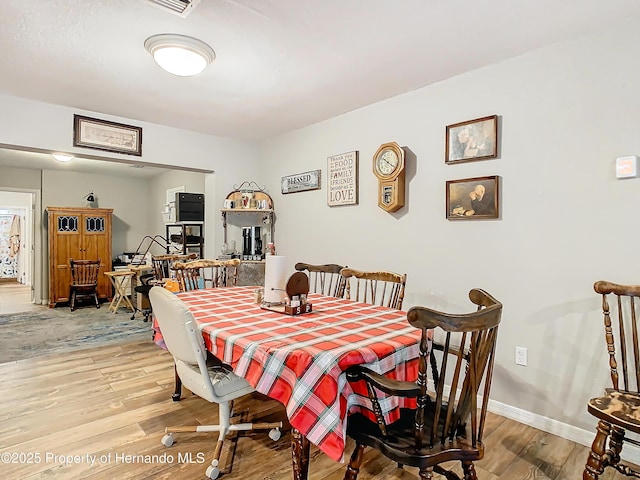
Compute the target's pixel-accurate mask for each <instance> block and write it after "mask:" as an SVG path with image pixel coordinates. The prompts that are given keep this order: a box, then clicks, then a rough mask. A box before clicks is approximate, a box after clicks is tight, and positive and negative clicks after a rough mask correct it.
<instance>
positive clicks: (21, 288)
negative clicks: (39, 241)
mask: <svg viewBox="0 0 640 480" xmlns="http://www.w3.org/2000/svg"><path fill="white" fill-rule="evenodd" d="M38 194H39V192H38V191H36V190H18V189H15V190H8V189H3V190H0V283H1V285H2V286H3V292H5V294H4V295H2V296H0V312H3V311H4V310H5V309H6V308H5V307H6V306H7V305H8V304H11V306H12V310H13V311H15V309H18V310H17V311H20V309H21V308H26V307H28V306H30V305H31V304H33V303H34V302H36V301H38V300H39V299H38V298H36V297H38V296H39V295H36V283H37V277H36V275H35V245H34V244H35V227H34V221H35V204H36V201H37V199H38V198H39V195H38ZM11 292H12V293H11Z"/></svg>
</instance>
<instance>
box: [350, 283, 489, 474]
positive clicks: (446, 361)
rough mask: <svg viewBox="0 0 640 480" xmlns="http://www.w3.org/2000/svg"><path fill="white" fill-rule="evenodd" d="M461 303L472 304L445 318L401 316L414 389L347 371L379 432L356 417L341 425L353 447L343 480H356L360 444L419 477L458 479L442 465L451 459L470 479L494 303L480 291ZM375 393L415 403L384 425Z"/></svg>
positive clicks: (482, 412) (479, 449)
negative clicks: (415, 340) (414, 360)
mask: <svg viewBox="0 0 640 480" xmlns="http://www.w3.org/2000/svg"><path fill="white" fill-rule="evenodd" d="M469 299H470V300H471V301H472V303H474V304H475V305H476V307H477V308H476V310H475V311H473V312H471V313H463V314H450V313H444V312H438V311H436V310H432V309H429V308H426V307H420V306H417V307H412V308H411V309H409V311H408V312H407V320H408V322H409V323H410V324H411V325H412V326H413V327H415V328H418V329H420V330H421V335H420V342H419V357H418V378H417V381H416V383H415V384H412V383H411V382H407V381H397V380H391V379H389V378H387V377H385V376H384V375H380V374H378V373H376V372H373V371H372V370H370V369H368V368H366V367H365V366H360V365H359V366H354V367H350V368H349V369H347V372H346V376H347V380H348V381H350V382H356V381H364V382H365V383H366V385H367V392H368V396H369V400H370V401H371V405H372V407H373V409H372V411H373V413H374V414H375V416H376V420H377V425H378V426H379V427H380V428H379V429H376V428H375V424H374V425H372V422H371V420H370V419H369V418H368V416H366V415H363V414H361V413H353V414H352V415H351V416H350V417H349V419H348V420H347V434H348V435H349V436H350V437H351V438H353V439H354V440H355V443H356V448H355V450H354V452H353V454H352V456H351V460H350V462H349V466H348V467H347V471H346V473H345V477H344V478H345V479H346V480H356V478H357V475H358V471H359V469H360V464H361V463H362V461H363V449H364V447H365V446H369V447H373V448H376V449H378V450H380V451H381V452H382V453H383V454H384V455H385V456H387V457H388V458H390V459H391V460H393V461H395V462H397V463H399V464H402V465H410V466H414V467H419V469H420V471H419V475H420V478H431V473H432V472H434V471H435V472H437V473H439V474H441V475H444V476H445V477H446V478H449V479H458V480H459V479H460V478H461V477H460V476H459V475H458V473H456V472H455V471H453V470H450V469H449V468H451V467H449V466H447V465H446V462H450V461H454V460H455V461H459V462H461V465H462V470H463V471H464V478H475V476H474V472H475V470H474V467H473V461H476V460H480V459H482V458H483V456H484V445H483V444H482V438H483V430H484V427H485V425H486V416H487V411H488V403H489V394H490V390H491V382H492V377H493V367H494V358H495V348H496V341H497V332H498V327H499V324H500V321H501V316H502V304H501V303H500V302H498V301H497V300H496V299H495V298H493V297H492V296H491V295H489V294H488V293H487V292H485V291H483V290H480V289H473V290H471V291H470V292H469ZM435 333H438V334H439V335H438V336H437V337H436V335H435ZM432 338H438V341H437V342H436V341H435V340H432ZM482 386H483V388H482V389H481V387H482ZM354 390H355V388H354ZM381 394H384V395H387V396H396V397H405V398H415V400H416V407H415V410H414V411H411V409H404V410H403V411H401V413H400V419H399V420H395V421H394V422H393V423H391V424H388V425H387V424H385V421H384V417H383V415H382V413H381V408H380V400H379V398H378V395H381ZM387 401H389V400H388V399H387ZM412 414H413V415H412Z"/></svg>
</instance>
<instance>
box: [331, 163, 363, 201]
mask: <svg viewBox="0 0 640 480" xmlns="http://www.w3.org/2000/svg"><path fill="white" fill-rule="evenodd" d="M327 171H328V174H327V177H328V180H327V205H329V206H330V207H335V206H338V205H355V204H357V203H358V152H357V151H353V152H347V153H342V154H340V155H334V156H332V157H329V158H327Z"/></svg>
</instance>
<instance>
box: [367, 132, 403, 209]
mask: <svg viewBox="0 0 640 480" xmlns="http://www.w3.org/2000/svg"><path fill="white" fill-rule="evenodd" d="M373 173H374V174H375V176H376V177H378V206H379V207H380V208H382V209H383V210H386V211H387V212H396V211H398V210H399V209H401V208H402V207H404V180H405V169H404V149H403V148H402V147H401V146H400V145H398V144H397V143H396V142H390V143H383V144H382V145H380V148H378V150H377V151H376V153H375V155H374V156H373Z"/></svg>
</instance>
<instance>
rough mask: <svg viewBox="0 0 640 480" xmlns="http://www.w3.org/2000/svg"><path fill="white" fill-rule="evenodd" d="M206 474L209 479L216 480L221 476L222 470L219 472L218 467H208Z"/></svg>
mask: <svg viewBox="0 0 640 480" xmlns="http://www.w3.org/2000/svg"><path fill="white" fill-rule="evenodd" d="M204 474H205V475H206V476H207V478H210V479H211V480H215V479H216V478H218V477H219V476H220V470H218V467H213V466H211V465H210V466H208V467H207V471H206V472H205V473H204Z"/></svg>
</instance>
